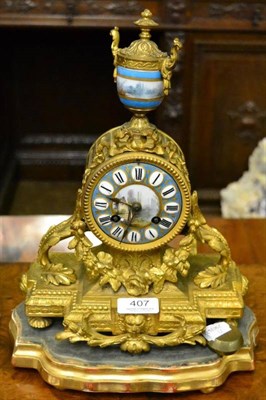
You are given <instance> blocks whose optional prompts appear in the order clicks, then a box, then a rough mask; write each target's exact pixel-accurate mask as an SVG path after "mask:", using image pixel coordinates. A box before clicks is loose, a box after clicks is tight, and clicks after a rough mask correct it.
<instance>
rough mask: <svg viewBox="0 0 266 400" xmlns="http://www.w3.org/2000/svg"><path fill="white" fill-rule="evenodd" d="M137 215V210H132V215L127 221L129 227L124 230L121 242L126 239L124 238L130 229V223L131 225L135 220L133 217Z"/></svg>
mask: <svg viewBox="0 0 266 400" xmlns="http://www.w3.org/2000/svg"><path fill="white" fill-rule="evenodd" d="M135 215H136V211H131V216H130V218H129V219H128V220H127V221H126V224H127V227H126V229H125V230H124V233H123V236H122V238H121V240H120V243H122V242H123V240H124V238H125V236H126V234H127V231H128V229H129V227H130V225H131V222H132V221H133V218H134V217H135Z"/></svg>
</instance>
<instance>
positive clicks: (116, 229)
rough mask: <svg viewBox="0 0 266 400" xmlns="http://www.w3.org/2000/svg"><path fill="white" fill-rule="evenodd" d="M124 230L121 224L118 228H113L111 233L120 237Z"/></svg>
mask: <svg viewBox="0 0 266 400" xmlns="http://www.w3.org/2000/svg"><path fill="white" fill-rule="evenodd" d="M122 232H123V229H122V228H121V227H120V226H118V227H117V228H115V230H113V231H112V232H111V234H112V235H113V236H116V237H119V236H120V235H121V233H122Z"/></svg>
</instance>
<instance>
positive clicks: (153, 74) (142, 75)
mask: <svg viewBox="0 0 266 400" xmlns="http://www.w3.org/2000/svg"><path fill="white" fill-rule="evenodd" d="M117 73H118V75H120V76H123V77H125V78H136V79H162V75H161V72H160V71H143V70H142V71H140V70H137V69H130V68H124V67H121V66H118V67H117Z"/></svg>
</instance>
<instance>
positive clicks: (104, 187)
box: [100, 185, 112, 193]
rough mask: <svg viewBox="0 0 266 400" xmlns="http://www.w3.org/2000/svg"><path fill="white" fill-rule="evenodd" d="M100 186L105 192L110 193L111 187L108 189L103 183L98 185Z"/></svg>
mask: <svg viewBox="0 0 266 400" xmlns="http://www.w3.org/2000/svg"><path fill="white" fill-rule="evenodd" d="M100 188H102V189H104V190H106V191H107V192H109V193H112V190H111V189H109V188H107V187H106V186H104V185H101V186H100Z"/></svg>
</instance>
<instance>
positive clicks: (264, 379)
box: [0, 218, 266, 400]
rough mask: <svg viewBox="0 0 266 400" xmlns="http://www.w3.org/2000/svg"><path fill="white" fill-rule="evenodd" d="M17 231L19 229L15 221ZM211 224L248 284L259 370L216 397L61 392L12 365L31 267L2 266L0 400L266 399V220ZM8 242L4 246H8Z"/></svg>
mask: <svg viewBox="0 0 266 400" xmlns="http://www.w3.org/2000/svg"><path fill="white" fill-rule="evenodd" d="M12 222H13V225H12V226H13V229H15V228H14V221H12ZM208 223H209V225H211V226H214V227H216V228H217V229H218V230H220V231H221V232H222V233H223V235H224V236H225V237H226V239H227V240H228V242H229V245H230V247H231V251H232V256H233V259H234V260H235V261H236V262H237V264H238V265H239V267H240V270H241V272H242V273H243V274H244V275H245V276H246V277H247V278H248V280H249V291H248V293H247V295H246V298H245V303H246V304H247V305H248V306H249V307H250V308H251V309H252V310H253V311H254V313H255V314H256V316H257V319H258V326H259V330H260V332H259V337H258V346H257V348H256V369H255V371H254V372H237V373H233V374H232V375H230V376H229V378H228V379H227V381H226V382H225V383H224V384H223V385H222V386H221V387H219V388H217V389H216V390H215V391H214V392H213V393H210V394H208V395H206V394H202V393H201V392H187V393H179V394H160V393H139V394H130V393H128V394H116V393H114V394H111V393H91V394H90V393H82V392H72V391H67V390H66V391H60V390H57V389H55V388H53V387H52V386H50V385H48V384H47V383H45V382H44V381H43V380H42V378H41V377H40V375H39V373H38V372H37V371H36V370H31V369H21V368H14V367H12V365H11V363H10V359H11V354H12V349H13V344H12V339H11V337H10V335H9V331H8V324H9V320H10V315H11V310H12V309H13V308H14V307H15V306H16V305H17V304H18V303H20V302H21V301H22V300H23V294H22V293H21V292H20V290H19V279H20V276H21V275H22V273H23V272H25V271H26V270H27V269H28V267H29V263H25V262H24V263H21V262H12V263H2V264H0V296H1V302H0V399H1V400H11V399H12V400H13V399H14V400H18V399H21V400H58V399H64V400H70V399H71V400H74V399H79V400H82V399H84V400H85V399H87V400H92V399H93V400H124V399H127V400H147V399H150V400H161V399H164V400H170V399H171V400H172V399H186V400H194V399H203V398H204V399H205V397H206V398H208V400H240V399H241V400H263V399H266V375H265V372H266V343H265V342H266V316H265V309H266V301H265V294H266V279H265V271H266V220H224V219H219V218H211V219H210V218H209V219H208ZM3 246H4V241H2V243H1V244H0V247H2V248H3Z"/></svg>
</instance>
